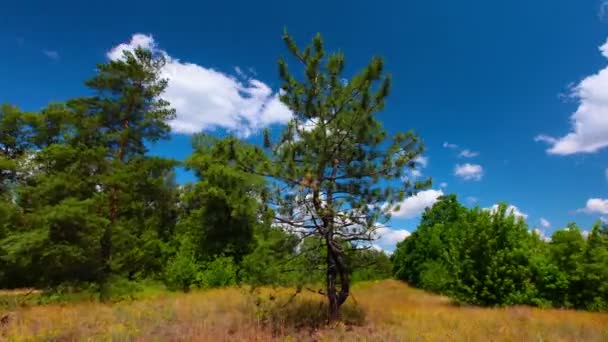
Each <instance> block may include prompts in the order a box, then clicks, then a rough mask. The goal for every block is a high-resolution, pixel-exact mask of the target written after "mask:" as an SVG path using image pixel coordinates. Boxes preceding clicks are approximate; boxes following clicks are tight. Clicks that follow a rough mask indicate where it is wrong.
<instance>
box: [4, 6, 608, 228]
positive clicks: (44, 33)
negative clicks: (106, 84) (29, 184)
mask: <svg viewBox="0 0 608 342" xmlns="http://www.w3.org/2000/svg"><path fill="white" fill-rule="evenodd" d="M602 7H604V8H608V7H605V6H603V5H602V1H599V0H587V1H573V0H555V1H543V0H538V1H529V0H511V1H487V0H483V1H482V0H475V1H473V0H462V1H444V0H437V1H392V2H384V1H314V0H311V1H305V2H302V1H300V2H289V1H263V2H261V1H191V2H185V1H162V2H161V1H93V2H84V1H28V0H22V1H3V2H2V4H0V56H2V57H1V63H0V102H9V103H13V104H16V105H18V106H20V107H22V108H23V109H27V110H37V109H40V108H41V107H43V106H45V105H46V104H48V103H49V102H52V101H61V100H65V99H67V98H70V97H75V96H78V95H82V94H86V89H85V88H84V87H83V85H82V81H83V80H84V79H86V78H87V77H89V76H91V74H92V73H93V71H94V65H95V63H97V62H103V61H105V60H107V58H108V56H107V53H108V52H109V51H110V50H111V49H112V48H113V47H116V46H117V45H119V44H121V43H129V42H131V39H132V36H133V35H134V34H136V33H141V34H143V35H145V37H148V38H151V39H153V42H154V44H155V45H154V47H155V48H157V49H160V50H162V51H165V52H166V53H167V55H168V56H171V58H172V60H173V64H174V65H175V70H173V72H174V75H176V76H175V77H176V79H178V77H189V76H192V77H194V78H193V81H196V82H199V81H200V82H203V83H205V82H206V83H205V85H204V87H203V86H202V88H205V87H209V89H211V90H212V91H215V92H219V94H222V93H221V89H223V88H222V87H224V86H225V87H228V88H230V86H234V84H232V83H230V84H228V83H229V82H228V81H229V80H233V83H234V82H237V81H235V80H238V83H237V84H240V85H243V87H244V88H245V91H252V92H251V94H250V95H251V96H255V94H257V93H255V94H254V92H253V91H258V90H259V91H261V92H262V95H261V97H260V98H261V99H260V101H262V102H264V103H265V104H266V105H268V103H270V101H272V100H273V96H274V94H275V93H274V92H275V91H276V90H277V88H278V86H279V82H278V75H277V67H276V59H277V57H278V56H279V55H281V54H285V50H284V47H283V44H282V42H281V40H280V36H281V33H282V31H283V28H284V27H287V28H288V29H289V31H290V32H291V33H292V34H293V35H294V36H295V38H296V39H297V40H298V41H299V42H301V43H304V42H308V40H309V39H310V38H311V37H312V36H313V35H314V34H315V33H316V32H321V33H322V34H323V35H324V38H325V41H326V47H327V48H328V49H329V50H335V49H340V50H342V51H343V52H344V53H345V55H346V57H347V63H348V66H349V69H348V71H349V72H351V73H352V72H353V71H355V70H356V69H358V68H360V67H362V66H363V65H364V64H365V63H366V62H367V61H368V60H369V58H370V57H371V56H373V55H380V56H382V57H384V58H385V61H386V69H387V71H389V72H390V73H391V74H392V76H393V80H394V87H393V89H392V94H391V96H390V97H389V99H388V103H387V107H386V110H385V111H384V112H382V113H381V114H380V118H381V120H383V121H384V123H385V124H386V126H387V127H388V128H389V130H390V131H393V132H394V131H398V130H409V129H414V130H415V131H416V132H417V133H418V134H419V135H420V136H421V137H422V138H423V140H424V142H425V144H426V146H427V151H426V153H425V156H427V157H428V165H427V167H426V168H424V169H423V170H422V173H423V174H424V175H427V176H432V177H433V179H434V186H433V189H434V190H436V191H439V190H440V189H442V188H441V186H440V183H442V182H445V183H447V186H446V187H444V188H443V189H442V191H443V192H444V193H456V194H458V195H459V197H460V198H461V199H462V200H463V201H464V202H465V203H469V204H471V205H472V204H475V205H480V206H482V207H490V206H492V205H493V204H495V203H497V202H498V201H507V202H509V203H512V204H513V205H515V206H517V208H518V209H519V210H520V211H521V212H523V213H525V214H527V215H528V216H527V219H528V222H529V223H530V225H531V226H540V220H541V218H544V219H546V220H547V221H549V222H550V226H548V227H546V228H545V230H546V231H547V233H550V232H551V231H553V229H555V228H559V227H563V226H564V225H565V224H566V223H567V222H569V221H576V222H578V223H579V224H580V225H581V226H582V227H583V228H584V229H589V228H590V226H591V224H592V222H593V221H595V220H597V219H598V218H599V217H600V216H602V215H604V216H608V215H607V214H608V201H607V202H603V200H605V199H607V198H608V173H607V168H608V147H604V146H605V145H608V128H607V127H608V95H607V94H606V93H607V92H608V90H603V89H608V81H607V78H606V75H604V76H601V75H599V74H598V73H600V71H603V70H604V69H605V68H606V67H607V65H608V60H607V59H606V58H607V56H608V52H606V56H603V55H602V53H601V52H600V49H599V48H600V47H601V46H603V45H604V43H606V40H607V38H608V22H607V21H606V20H602V14H603V10H602ZM607 51H608V50H607ZM188 63H191V64H188ZM236 67H238V68H239V69H240V70H241V73H240V74H239V72H237V71H236V69H235V68H236ZM189 68H192V69H189ZM188 70H194V71H193V72H192V73H188ZM606 72H607V73H608V71H606ZM185 74H187V75H186V76H184V75H185ZM172 75H173V74H172ZM593 75H597V76H598V77H593ZM251 79H256V80H259V81H260V82H261V83H263V86H264V87H268V88H269V89H265V88H264V87H262V86H259V85H254V84H251V83H250V81H251ZM585 80H591V81H593V82H591V81H589V82H587V83H585V86H581V87H579V88H572V87H573V86H576V85H577V84H579V82H582V81H585ZM170 82H171V81H170ZM214 82H218V83H217V84H216V83H214ZM227 82H228V83H227ZM602 82H603V83H602ZM176 83H177V82H176ZM201 84H202V83H201ZM580 84H582V83H580ZM599 84H601V85H602V86H601V87H600V86H598V85H599ZM604 85H605V87H604ZM576 89H583V91H582V92H581V91H578V93H577V90H576ZM598 89H599V90H598ZM240 90H241V92H242V91H243V89H240ZM188 91H190V88H188V86H187V85H184V86H183V87H181V88H179V89H178V88H176V89H175V92H176V93H177V92H181V93H179V94H178V95H175V96H177V97H178V98H181V97H180V96H182V97H187V96H188V94H190V95H192V96H196V95H197V94H196V91H201V90H193V92H194V93H188ZM269 91H270V93H268V92H269ZM184 92H185V93H184ZM230 94H232V95H231V96H235V95H234V93H230ZM252 94H253V95H252ZM573 94H574V95H573ZM576 94H578V95H579V96H575V95H576ZM581 94H582V95H581ZM237 96H240V95H237ZM245 100H247V99H245ZM191 101H192V102H189V104H185V105H183V106H182V107H180V108H181V109H183V112H184V113H183V114H182V113H178V114H179V115H183V116H184V119H183V120H182V121H183V122H182V124H183V125H188V124H189V123H190V121H191V120H194V121H195V122H196V123H195V124H193V125H192V126H189V127H190V128H191V130H197V129H205V130H211V131H213V129H214V127H216V128H217V127H220V129H221V130H233V131H235V132H236V133H239V130H240V133H241V134H249V137H250V138H251V139H254V140H255V139H256V131H257V129H258V128H259V127H263V126H264V125H267V124H272V123H274V124H275V126H276V125H277V124H276V123H277V122H280V121H281V119H280V115H279V114H280V113H279V114H277V113H274V114H273V113H271V114H269V115H270V116H269V117H268V118H267V120H266V119H263V118H261V117H262V116H263V114H261V111H260V110H259V109H260V108H262V107H260V105H259V103H257V102H255V101H251V99H249V101H245V102H243V101H241V98H234V99H233V101H234V103H237V104H238V105H239V106H241V107H238V108H237V109H234V108H233V109H232V110H233V111H232V112H231V111H230V110H227V111H225V112H224V111H222V110H223V109H226V108H224V107H221V106H220V105H219V104H213V103H210V102H209V101H211V100H209V101H207V100H204V99H200V96H199V99H193V100H191ZM242 102H243V103H242ZM583 105H586V107H585V108H587V109H585V108H583V110H581V109H580V108H579V106H583ZM205 106H208V107H209V108H210V110H213V111H214V112H205V110H206V108H207V107H205ZM214 106H215V107H214ZM218 106H220V107H218ZM256 106H257V107H256ZM193 107H195V108H194V109H193ZM251 107H253V113H249V114H246V115H245V117H246V118H248V119H251V120H257V121H255V123H254V121H251V122H250V123H249V124H247V125H246V126H247V127H246V130H247V132H246V133H243V129H244V128H243V127H242V126H240V125H237V126H238V127H237V126H235V122H238V120H239V119H234V118H232V119H225V120H224V119H223V118H222V117H221V116H222V115H224V116H225V117H230V115H233V114H235V113H234V110H236V111H238V110H241V109H242V110H243V111H246V110H248V109H251ZM256 108H257V111H256ZM589 108H591V109H589ZM577 110H579V112H580V113H579V114H580V115H579V119H580V122H579V123H580V124H581V127H582V128H580V129H581V131H580V132H579V133H580V134H579V133H576V132H575V131H573V126H572V121H571V117H572V115H573V114H574V113H575V112H577ZM188 111H190V112H188ZM196 111H198V112H196ZM237 114H238V113H237ZM196 115H200V116H201V117H203V116H204V117H205V118H206V119H204V120H203V119H201V118H193V117H195V116H196ZM239 115H240V114H239ZM252 118H255V119H252ZM260 118H261V119H260ZM189 120H190V121H189ZM230 120H232V121H230ZM235 120H236V121H235ZM585 125H586V126H585ZM181 131H183V132H186V130H184V129H183V126H182V129H181ZM216 131H217V130H216ZM572 132H575V133H574V134H575V136H574V137H570V138H572V139H570V138H568V137H567V136H566V135H567V134H569V133H572ZM186 133H187V132H186ZM541 134H542V135H548V136H550V137H552V138H547V137H545V139H540V140H543V141H535V137H538V136H539V135H541ZM577 134H578V135H577ZM564 139H565V140H564ZM573 139H574V140H573ZM577 139H578V140H577ZM573 141H574V142H573ZM445 142H448V143H449V144H455V145H458V148H449V147H444V143H445ZM189 145H190V143H189V136H188V134H175V135H174V136H173V138H172V140H171V141H168V142H162V143H160V144H157V145H156V146H153V147H152V152H153V153H157V154H162V155H167V156H172V157H176V158H183V157H184V156H186V155H188V153H189V152H190V147H189ZM464 149H468V150H470V151H471V152H477V153H478V155H477V156H475V157H468V158H467V157H459V156H458V155H459V154H460V153H462V151H463V150H464ZM548 149H549V150H552V151H553V152H552V153H549V152H548ZM473 154H474V153H473ZM467 163H468V164H471V165H468V166H466V164H467ZM457 165H460V166H463V167H462V168H461V173H460V176H458V175H456V174H455V168H456V167H457ZM478 166H479V167H481V170H482V173H483V174H482V175H479V173H477V172H478V171H479V170H480V169H479V167H478ZM467 175H468V177H465V176H467ZM465 178H468V179H465ZM188 179H189V176H188V175H187V174H180V180H181V181H187V180H188ZM427 195H428V197H432V196H431V195H433V193H427ZM590 199H596V200H595V201H593V202H592V203H588V201H589V200H590ZM420 201H424V199H423V198H421V199H420ZM431 201H432V199H431ZM412 205H413V206H415V205H416V204H413V203H412ZM586 206H587V209H586V210H584V211H581V210H579V209H581V208H585V207H586ZM577 210H578V211H577ZM410 216H411V215H407V214H404V215H402V217H401V218H396V219H394V220H393V222H392V226H393V228H395V229H408V230H413V229H414V228H415V225H416V222H417V219H416V218H410Z"/></svg>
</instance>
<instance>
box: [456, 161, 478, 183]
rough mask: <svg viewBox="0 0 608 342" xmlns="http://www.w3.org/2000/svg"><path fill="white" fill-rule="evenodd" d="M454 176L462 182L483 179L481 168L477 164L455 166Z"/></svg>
mask: <svg viewBox="0 0 608 342" xmlns="http://www.w3.org/2000/svg"><path fill="white" fill-rule="evenodd" d="M454 175H455V176H458V177H460V178H462V179H464V180H473V181H478V180H481V178H482V177H483V167H482V166H481V165H478V164H469V163H465V164H457V165H456V167H455V168H454Z"/></svg>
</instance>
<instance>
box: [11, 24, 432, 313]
mask: <svg viewBox="0 0 608 342" xmlns="http://www.w3.org/2000/svg"><path fill="white" fill-rule="evenodd" d="M283 40H284V42H285V44H286V47H287V51H288V53H289V58H288V59H280V60H279V63H278V66H279V75H280V77H281V80H282V82H283V84H282V86H281V89H282V91H281V100H282V102H283V103H285V104H286V105H287V106H288V107H289V108H290V110H291V111H292V113H293V119H292V120H291V122H290V123H289V124H288V125H287V126H286V127H283V129H281V130H280V131H271V130H266V131H265V132H264V134H263V137H264V143H263V144H261V145H255V144H250V143H247V142H245V141H243V140H240V139H238V138H236V137H234V136H229V137H225V138H218V137H215V136H213V135H210V134H203V133H201V134H196V135H194V136H193V138H192V145H193V147H194V152H193V153H192V155H190V156H189V157H188V158H187V160H185V161H183V162H180V161H176V160H172V159H169V158H161V157H156V156H151V155H150V154H149V153H148V147H149V146H150V145H151V144H154V143H157V142H158V141H161V140H163V139H168V138H169V137H170V125H169V124H170V121H171V120H172V119H174V118H175V115H176V113H175V111H174V110H173V109H172V108H171V104H170V103H168V102H167V101H164V100H163V99H162V96H163V92H164V90H165V89H166V87H167V85H168V83H167V82H168V81H167V80H165V79H163V78H162V77H161V76H160V75H161V71H162V68H163V66H164V65H165V60H164V56H163V55H162V54H157V53H155V52H153V51H149V50H145V49H142V48H138V49H136V50H134V51H125V53H124V56H123V58H122V59H119V60H112V61H108V62H106V63H102V64H99V65H98V66H97V69H96V73H95V74H94V75H93V76H92V77H91V78H90V79H89V80H87V81H86V82H85V84H86V86H87V87H88V88H89V89H90V93H91V95H90V96H83V97H77V98H73V99H70V100H68V101H65V102H63V103H54V104H51V105H49V106H48V107H46V108H44V109H42V110H40V111H39V112H35V113H30V112H23V111H21V110H19V108H17V107H16V106H13V105H9V104H5V105H3V106H1V107H0V287H4V288H6V287H9V288H10V287H23V286H35V287H39V288H45V289H56V288H61V287H76V288H87V289H91V290H93V291H95V292H96V293H98V294H99V298H100V299H101V300H107V299H110V298H111V297H112V296H113V295H114V294H115V293H116V292H117V291H119V290H120V289H121V288H124V287H129V286H131V285H132V284H135V283H137V282H138V281H140V280H144V279H155V280H162V281H163V282H165V283H166V284H167V285H168V286H169V287H171V288H174V289H180V290H184V291H187V290H189V289H190V288H192V287H211V286H222V285H230V284H235V283H239V282H244V283H249V284H273V285H297V286H300V287H301V286H302V284H320V283H324V284H325V285H324V287H323V288H322V289H321V290H319V291H318V292H319V293H322V294H323V295H324V296H326V298H327V302H328V307H329V310H328V317H329V319H330V320H336V319H338V318H339V308H340V306H341V305H342V304H343V303H344V302H345V301H346V299H347V298H348V297H349V291H350V286H351V283H352V282H353V281H356V280H360V279H377V278H382V277H388V276H390V272H391V263H390V260H389V259H388V257H387V255H386V254H384V253H383V252H379V251H376V250H373V249H371V248H370V242H371V241H373V239H374V238H375V235H374V230H375V229H376V228H377V226H378V224H379V223H382V222H384V221H386V220H387V219H388V218H389V216H390V212H391V209H392V208H393V207H394V206H395V205H396V203H398V202H399V201H400V200H402V199H403V198H404V196H405V195H407V194H411V193H413V192H414V191H415V190H417V189H420V188H423V187H425V186H428V184H429V183H428V182H426V183H423V182H417V183H415V184H412V183H410V182H407V181H406V182H403V181H401V178H402V175H403V174H404V172H406V170H408V169H414V168H415V167H416V165H415V162H414V161H415V159H416V157H418V156H419V155H420V153H422V149H423V147H422V143H421V142H420V140H419V138H418V137H417V136H416V135H415V134H414V133H411V132H410V133H399V134H396V135H394V136H389V135H388V134H387V132H386V130H385V129H384V128H383V127H382V124H381V123H380V122H379V121H378V120H377V118H376V114H377V112H378V111H380V110H382V109H383V107H384V100H385V98H386V96H388V94H389V91H390V77H389V76H388V75H387V74H386V73H385V72H384V70H383V62H382V59H381V58H377V57H376V58H373V59H372V60H371V62H370V63H369V64H368V65H367V66H365V67H364V68H363V69H362V70H361V71H360V72H359V73H357V74H356V75H355V76H353V77H351V78H348V79H347V78H345V76H344V75H343V74H344V65H345V59H344V56H343V55H342V54H341V53H339V52H338V53H331V54H328V53H326V52H325V50H324V47H323V41H322V39H321V36H320V35H317V36H316V37H315V38H314V39H313V41H312V43H311V44H309V45H307V46H305V47H304V48H299V47H298V46H297V45H296V43H295V41H294V40H293V38H292V37H291V36H289V35H288V34H287V33H285V34H284V35H283ZM288 62H289V63H293V65H288ZM294 70H295V73H292V72H294ZM209 114H210V115H213V113H209ZM178 166H183V167H185V168H187V169H188V170H191V171H192V172H193V173H194V174H195V175H196V177H197V181H196V182H192V183H189V184H183V185H179V184H177V183H176V181H175V168H176V167H178Z"/></svg>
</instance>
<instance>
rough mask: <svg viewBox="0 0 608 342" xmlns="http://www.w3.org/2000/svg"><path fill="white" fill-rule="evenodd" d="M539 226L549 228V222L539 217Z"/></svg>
mask: <svg viewBox="0 0 608 342" xmlns="http://www.w3.org/2000/svg"><path fill="white" fill-rule="evenodd" d="M540 226H541V227H543V228H549V227H551V222H549V220H547V219H546V218H544V217H541V218H540Z"/></svg>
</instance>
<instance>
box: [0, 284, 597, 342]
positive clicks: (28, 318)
mask: <svg viewBox="0 0 608 342" xmlns="http://www.w3.org/2000/svg"><path fill="white" fill-rule="evenodd" d="M289 293H290V292H289V291H287V290H282V291H279V293H278V295H276V294H275V296H276V297H275V299H274V301H270V300H269V299H268V298H269V297H270V296H271V292H270V291H268V290H267V291H264V292H263V293H262V294H261V297H262V298H266V299H265V300H264V301H262V303H261V304H260V303H259V302H258V304H260V305H259V306H256V299H255V298H254V297H252V296H249V295H247V293H246V292H245V291H243V290H239V289H234V288H233V289H222V290H212V291H204V292H203V291H201V292H194V293H190V294H167V295H163V296H160V297H155V298H150V299H145V300H137V301H133V302H122V303H117V304H107V305H106V304H99V303H78V304H71V305H65V306H61V305H49V306H38V307H27V308H20V309H18V310H17V311H15V312H13V313H12V314H11V315H10V316H8V317H9V318H10V319H9V322H8V323H6V324H4V325H3V326H2V327H0V339H6V340H8V341H34V340H42V341H76V340H77V341H80V340H85V341H98V340H100V341H107V340H115V341H131V340H134V341H268V340H288V341H294V340H298V341H299V340H315V341H335V340H346V341H409V340H413V341H465V340H466V341H608V314H596V313H588V312H576V311H566V310H541V309H534V308H527V307H516V308H507V309H482V308H475V307H456V306H453V305H451V304H450V301H449V300H448V299H446V298H443V297H438V296H434V295H430V294H426V293H424V292H422V291H418V290H414V289H411V288H408V287H407V286H406V285H404V284H402V283H400V282H397V281H390V280H387V281H382V282H375V283H367V284H362V285H360V286H357V287H356V288H355V290H354V298H355V300H356V302H357V304H354V301H353V303H351V304H350V305H351V306H350V308H349V309H347V311H348V312H349V313H348V315H347V316H349V318H350V319H355V323H358V324H359V325H349V324H346V325H345V324H339V325H337V326H336V327H334V328H333V329H330V328H325V327H321V328H310V327H309V328H302V327H298V326H297V325H294V324H292V323H293V321H292V320H291V319H292V318H293V317H294V315H295V316H298V315H302V316H305V318H306V319H312V320H313V323H314V322H315V321H314V320H315V317H316V318H318V317H321V315H319V314H318V311H319V310H322V308H321V307H320V306H319V305H320V304H319V302H316V304H315V303H312V302H311V301H312V300H313V299H316V300H322V298H316V297H313V296H315V295H314V294H308V293H306V294H302V295H301V296H300V297H297V298H298V299H297V300H296V302H293V303H291V304H290V305H295V306H292V307H291V309H287V308H288V307H289V306H285V305H284V303H285V301H286V299H285V298H287V297H288V294H289ZM316 296H318V295H316ZM270 302H273V303H278V304H274V308H275V309H276V308H277V307H279V308H281V309H280V310H286V311H279V312H276V311H273V312H271V314H268V311H267V310H269V308H270V307H271V306H272V305H268V303H270ZM260 308H262V309H260ZM357 308H363V309H364V311H365V312H366V318H365V321H364V322H363V321H362V319H363V318H362V317H361V316H360V315H358V314H357V312H359V311H360V310H359V311H358V310H357ZM264 310H266V311H264ZM281 317H283V318H281ZM289 317H291V318H289ZM312 326H314V324H312Z"/></svg>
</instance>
